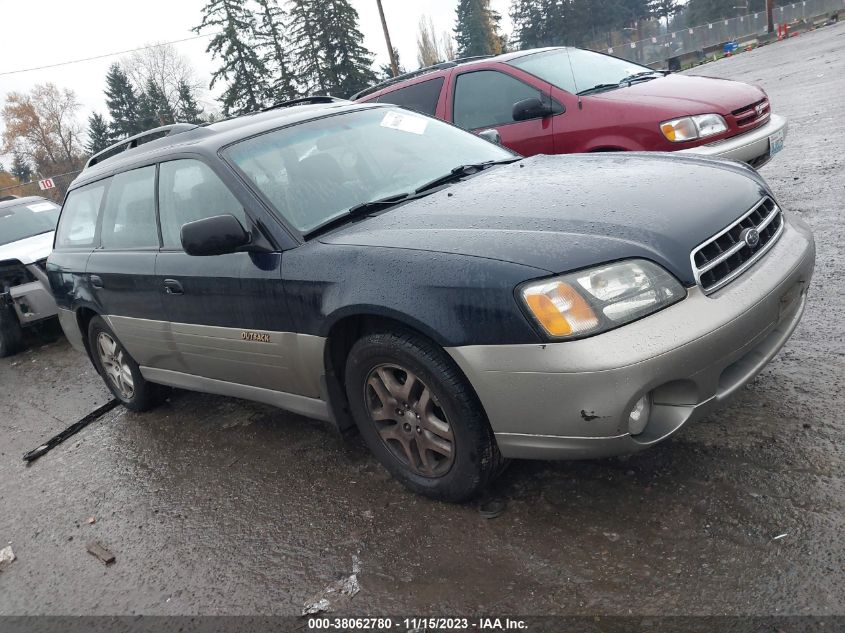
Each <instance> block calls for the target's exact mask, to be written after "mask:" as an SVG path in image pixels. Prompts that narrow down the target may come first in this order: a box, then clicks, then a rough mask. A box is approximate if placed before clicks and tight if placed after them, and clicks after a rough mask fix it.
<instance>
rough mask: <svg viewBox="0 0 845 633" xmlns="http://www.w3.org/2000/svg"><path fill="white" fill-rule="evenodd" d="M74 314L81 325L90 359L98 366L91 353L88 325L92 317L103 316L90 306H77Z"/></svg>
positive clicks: (84, 343) (83, 340)
mask: <svg viewBox="0 0 845 633" xmlns="http://www.w3.org/2000/svg"><path fill="white" fill-rule="evenodd" d="M74 314H75V315H76V323H77V325H78V326H79V333H80V334H81V335H82V344H83V345H84V346H85V351H86V353H87V354H88V360H90V361H91V364H92V365H94V367H96V364H94V357H93V356H92V354H91V344H90V342H89V341H88V326H89V324H90V323H91V319H93V318H94V317H102V315H101V314H100V313H99V312H97V311H96V310H94V309H92V308H90V307H88V306H79V307H77V308H76V309H75V310H74Z"/></svg>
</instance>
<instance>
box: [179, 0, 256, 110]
mask: <svg viewBox="0 0 845 633" xmlns="http://www.w3.org/2000/svg"><path fill="white" fill-rule="evenodd" d="M202 11H203V16H202V23H201V24H200V25H199V26H197V27H195V28H194V29H193V30H194V32H196V33H200V32H201V31H202V30H203V29H205V28H212V29H214V30H216V31H220V32H219V33H218V34H217V35H215V36H214V37H213V38H212V39H211V41H210V42H209V43H208V48H206V52H209V53H211V54H212V55H213V56H214V57H219V58H220V60H221V66H220V68H218V69H217V70H216V71H214V73H212V75H211V84H210V86H209V88H213V87H214V85H215V83H217V82H218V81H219V80H221V79H222V80H223V81H226V82H228V86H227V88H226V90H225V91H224V92H223V95H222V96H221V101H222V103H223V114H225V115H227V116H228V115H230V114H242V113H244V112H254V111H256V110H258V109H260V108H261V107H263V106H264V103H265V98H264V95H265V94H266V92H267V91H266V89H265V88H264V78H265V77H266V75H267V70H266V68H265V67H264V64H263V63H262V62H261V59H259V57H258V54H257V53H256V51H255V43H254V42H253V41H250V37H253V36H254V34H255V27H256V24H255V15H254V14H253V13H252V12H251V11H250V10H249V9H248V8H247V7H246V6H245V4H244V2H243V0H209V2H208V4H206V5H205V7H203V10H202Z"/></svg>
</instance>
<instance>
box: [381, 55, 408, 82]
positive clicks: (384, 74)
mask: <svg viewBox="0 0 845 633" xmlns="http://www.w3.org/2000/svg"><path fill="white" fill-rule="evenodd" d="M393 58H394V59H395V60H396V70H397V71H398V72H399V74H400V75H404V74H405V73H406V72H408V71H407V70H405V68H404V67H403V66H402V62H401V61H400V60H399V51H398V50H396V47H395V46H394V47H393ZM376 74H377V77H376V79H377V80H379V81H385V80H387V79H391V78H392V77H393V67H392V66H391V65H390V62H388V63H386V64H382V65H381V66H379V67H378V73H376Z"/></svg>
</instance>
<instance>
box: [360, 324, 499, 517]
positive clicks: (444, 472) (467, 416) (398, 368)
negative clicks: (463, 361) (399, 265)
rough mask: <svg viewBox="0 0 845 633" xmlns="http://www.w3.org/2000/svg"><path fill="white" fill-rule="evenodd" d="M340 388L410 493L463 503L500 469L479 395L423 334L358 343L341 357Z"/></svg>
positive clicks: (376, 336)
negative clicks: (343, 381) (343, 360)
mask: <svg viewBox="0 0 845 633" xmlns="http://www.w3.org/2000/svg"><path fill="white" fill-rule="evenodd" d="M346 393H347V397H348V399H349V403H350V406H351V409H352V413H353V416H354V418H355V422H356V424H357V425H358V428H359V430H360V431H361V435H362V436H363V438H364V441H365V442H366V443H367V446H368V447H369V448H370V450H371V451H372V452H373V454H374V455H375V456H376V458H378V460H379V461H380V462H381V463H382V465H384V467H385V468H387V470H388V471H390V473H391V474H392V475H393V476H394V477H395V478H396V479H398V480H399V481H401V482H402V483H403V484H404V485H405V486H406V487H407V488H409V489H411V490H413V491H414V492H417V493H420V494H423V495H426V496H428V497H432V498H435V499H442V500H444V501H464V500H466V499H469V498H470V497H472V496H474V495H475V494H477V493H478V492H479V491H480V490H481V489H482V488H484V487H485V486H486V485H487V484H488V483H489V482H490V481H492V480H493V478H494V477H495V476H496V475H497V474H498V473H499V472H500V471H501V467H502V465H503V459H502V457H501V455H500V453H499V450H498V447H497V446H496V440H495V438H494V436H493V432H492V430H491V429H490V425H489V423H488V422H487V417H486V415H485V414H484V411H483V409H482V407H481V404H480V403H479V402H478V398H477V397H476V395H475V393H474V392H473V390H472V388H471V387H470V386H469V384H468V382H467V380H466V378H464V376H463V375H462V374H461V373H460V371H459V370H458V368H457V367H456V366H455V364H454V362H453V361H452V359H451V358H449V356H448V355H447V354H446V353H445V352H444V351H443V350H442V349H440V348H439V347H437V346H435V345H433V344H432V343H429V342H428V341H426V340H424V339H422V338H421V337H418V336H415V335H413V334H410V333H376V334H370V335H367V336H364V337H363V338H361V339H360V340H358V341H357V342H356V343H355V344H354V345H353V347H352V350H351V351H350V352H349V356H348V358H347V362H346Z"/></svg>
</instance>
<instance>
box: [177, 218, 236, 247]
mask: <svg viewBox="0 0 845 633" xmlns="http://www.w3.org/2000/svg"><path fill="white" fill-rule="evenodd" d="M249 242H250V236H249V233H247V232H246V229H244V227H243V225H242V224H241V223H240V222H239V221H238V219H237V218H236V217H235V216H234V215H215V216H214V217H211V218H203V219H202V220H197V221H196V222H188V223H187V224H185V225H184V226H182V248H183V249H185V252H186V253H187V254H188V255H196V256H200V257H203V256H208V255H226V254H228V253H234V252H236V251H238V250H240V249H241V248H243V247H244V246H247V245H248V244H249Z"/></svg>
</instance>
